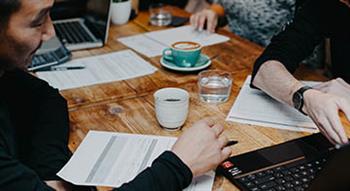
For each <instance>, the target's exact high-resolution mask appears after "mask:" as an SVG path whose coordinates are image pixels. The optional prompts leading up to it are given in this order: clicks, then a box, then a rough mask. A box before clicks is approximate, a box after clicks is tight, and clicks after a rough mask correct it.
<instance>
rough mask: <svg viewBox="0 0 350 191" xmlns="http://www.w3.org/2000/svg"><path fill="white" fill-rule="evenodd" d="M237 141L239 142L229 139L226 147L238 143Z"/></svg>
mask: <svg viewBox="0 0 350 191" xmlns="http://www.w3.org/2000/svg"><path fill="white" fill-rule="evenodd" d="M237 143H238V141H235V140H229V141H228V142H227V143H226V146H225V147H229V146H232V145H235V144H237Z"/></svg>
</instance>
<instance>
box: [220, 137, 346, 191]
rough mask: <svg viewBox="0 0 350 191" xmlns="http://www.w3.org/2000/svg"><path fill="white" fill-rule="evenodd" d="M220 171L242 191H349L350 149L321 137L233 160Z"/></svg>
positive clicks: (292, 142) (306, 139)
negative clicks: (335, 145) (336, 146)
mask: <svg viewBox="0 0 350 191" xmlns="http://www.w3.org/2000/svg"><path fill="white" fill-rule="evenodd" d="M217 171H218V173H219V174H223V175H224V176H225V177H226V178H228V179H229V180H230V181H231V182H232V183H233V184H235V185H236V186H237V187H238V188H240V189H241V190H243V191H262V190H264V191H279V190H285V191H289V190H293V191H304V190H305V191H323V190H332V191H333V190H336V191H343V190H344V191H345V190H347V191H349V190H350V176H349V175H348V174H349V173H350V146H349V145H347V146H344V147H342V148H338V149H336V148H335V147H334V146H333V145H332V144H331V143H329V142H328V140H327V139H326V138H325V137H324V136H323V135H322V134H320V133H318V134H313V135H310V136H306V137H303V138H299V139H295V140H291V141H288V142H285V143H282V144H279V145H275V146H271V147H267V148H263V149H259V150H256V151H252V152H248V153H245V154H241V155H238V156H234V157H231V158H229V159H227V160H226V161H224V162H223V163H222V164H221V165H219V167H218V169H217Z"/></svg>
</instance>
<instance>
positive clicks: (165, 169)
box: [116, 151, 192, 191]
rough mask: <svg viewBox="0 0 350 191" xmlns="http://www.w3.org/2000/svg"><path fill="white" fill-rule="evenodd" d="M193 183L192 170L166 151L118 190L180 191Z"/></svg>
mask: <svg viewBox="0 0 350 191" xmlns="http://www.w3.org/2000/svg"><path fill="white" fill-rule="evenodd" d="M191 181H192V172H191V170H190V169H189V168H188V167H187V166H186V165H185V164H184V163H183V162H182V161H181V159H179V158H178V157H177V156H176V155H175V154H174V153H173V152H170V151H166V152H164V153H163V154H162V155H161V156H160V157H158V158H157V159H156V160H155V161H154V162H153V164H152V166H151V167H149V168H147V169H146V170H144V171H142V172H141V173H140V174H139V175H137V177H136V178H135V179H134V180H132V181H131V182H129V183H126V184H123V185H122V186H121V187H120V188H118V189H116V190H117V191H130V190H134V191H136V190H140V191H141V190H142V191H162V190H167V191H180V190H183V189H184V188H186V187H187V186H188V185H189V184H190V183H191Z"/></svg>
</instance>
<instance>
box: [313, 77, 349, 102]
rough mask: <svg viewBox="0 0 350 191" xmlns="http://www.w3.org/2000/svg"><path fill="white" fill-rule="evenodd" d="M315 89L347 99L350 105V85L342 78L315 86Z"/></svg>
mask: <svg viewBox="0 0 350 191" xmlns="http://www.w3.org/2000/svg"><path fill="white" fill-rule="evenodd" d="M314 89H317V90H319V91H321V92H323V93H328V94H333V95H336V96H339V97H342V98H345V99H347V100H348V101H349V103H350V85H349V84H348V83H346V82H345V81H344V80H343V79H341V78H337V79H334V80H331V81H328V82H324V83H321V84H319V85H317V86H315V87H314Z"/></svg>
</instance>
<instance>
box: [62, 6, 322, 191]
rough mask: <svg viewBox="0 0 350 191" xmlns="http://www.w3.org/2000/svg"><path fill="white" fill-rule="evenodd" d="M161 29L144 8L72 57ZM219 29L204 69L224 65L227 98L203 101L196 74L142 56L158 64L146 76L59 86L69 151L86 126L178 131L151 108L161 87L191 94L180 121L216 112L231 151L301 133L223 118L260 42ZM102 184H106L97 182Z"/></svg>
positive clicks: (219, 181)
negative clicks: (229, 82) (99, 43)
mask: <svg viewBox="0 0 350 191" xmlns="http://www.w3.org/2000/svg"><path fill="white" fill-rule="evenodd" d="M172 12H173V14H174V15H180V16H188V14H187V13H186V12H184V11H182V10H180V9H177V8H172ZM160 29H163V28H161V27H154V26H150V25H149V24H148V14H147V13H146V12H141V13H139V15H138V17H137V18H136V19H135V20H133V21H130V22H129V23H127V24H125V25H122V26H113V25H111V28H110V34H109V39H108V43H107V44H106V45H105V46H104V47H103V48H98V49H91V50H84V51H78V52H74V53H73V58H80V57H86V56H92V55H99V54H103V53H109V52H113V51H119V50H125V49H128V48H127V47H126V46H124V45H123V44H121V43H119V42H118V41H117V38H119V37H124V36H130V35H135V34H140V33H144V32H148V31H155V30H160ZM219 33H220V34H224V35H226V36H228V37H230V41H228V42H225V43H221V44H217V45H213V46H209V47H205V48H204V49H203V52H204V53H205V54H207V55H209V56H214V55H217V54H219V56H218V57H217V58H215V59H214V60H213V63H212V65H211V67H210V68H209V69H220V70H225V71H229V72H230V73H231V74H232V76H233V79H234V81H233V86H232V92H231V96H230V99H229V100H228V101H227V102H226V103H223V104H220V105H213V104H207V103H203V102H201V101H200V100H199V98H198V93H197V74H198V72H194V73H177V72H173V71H169V70H166V69H164V68H162V67H161V65H160V63H159V59H160V57H154V58H147V57H145V56H142V55H141V56H142V57H143V58H144V59H145V60H147V61H149V62H150V63H151V64H152V65H154V66H156V67H157V68H158V69H159V70H158V71H157V72H156V73H154V74H152V75H148V76H144V77H140V78H135V79H130V80H123V81H118V82H112V83H107V84H101V85H94V86H89V87H83V88H78V89H71V90H65V91H61V93H62V95H63V96H64V97H65V98H66V99H67V100H68V104H69V111H70V114H69V115H70V125H71V130H70V140H69V148H70V149H71V150H72V151H74V150H76V148H77V147H78V146H79V144H80V143H81V141H82V140H83V138H84V137H85V135H86V134H87V133H88V131H89V130H100V131H113V132H124V133H137V134H152V135H163V136H178V135H180V134H181V133H182V131H177V132H169V131H166V130H164V129H162V128H160V126H159V124H158V123H157V120H156V117H155V111H154V101H153V93H154V92H155V91H156V90H158V89H160V88H163V87H179V88H183V89H186V90H187V91H188V92H189V93H190V95H191V98H190V111H189V115H188V119H187V121H186V123H185V125H184V127H183V129H187V128H189V127H190V126H191V124H193V123H194V122H195V121H197V120H199V119H202V118H204V117H209V116H211V117H215V118H217V119H218V121H219V122H220V123H222V124H223V125H224V127H225V132H224V133H225V135H226V136H227V137H229V138H232V139H235V140H238V141H239V144H237V145H236V146H234V147H233V155H237V154H241V153H245V152H248V151H252V150H255V149H258V148H262V147H266V146H271V145H274V144H278V143H282V142H285V141H288V140H290V139H294V138H298V137H301V136H304V135H306V133H297V132H292V131H282V130H276V129H272V128H264V127H257V126H252V125H245V124H239V123H232V122H226V121H225V117H226V115H227V114H228V112H229V110H230V108H231V107H232V104H233V103H234V101H235V99H236V97H237V95H238V93H239V90H240V87H241V86H242V84H243V82H244V80H245V78H246V77H247V75H249V74H250V73H251V71H252V66H253V64H254V61H255V59H256V58H257V57H258V56H259V55H260V54H261V52H262V51H263V48H262V47H260V46H258V45H256V44H254V43H251V42H249V41H247V40H245V39H242V38H240V37H238V36H236V35H234V34H232V33H229V32H227V31H225V30H219ZM297 76H303V79H306V80H326V79H325V78H324V77H322V76H321V75H319V74H318V73H315V72H311V71H309V70H307V69H306V68H302V69H301V70H299V71H298V72H297ZM100 189H101V190H107V188H100ZM213 190H220V191H222V190H238V189H237V188H236V187H235V186H234V185H232V184H231V183H230V182H229V181H228V180H227V179H225V178H223V177H218V176H217V177H216V179H215V183H214V187H213Z"/></svg>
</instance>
